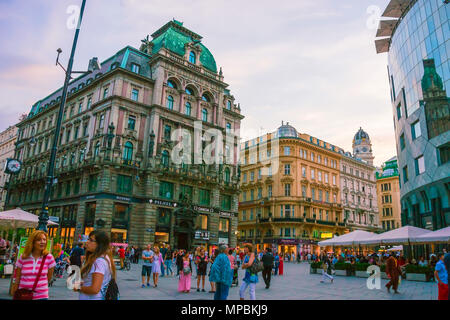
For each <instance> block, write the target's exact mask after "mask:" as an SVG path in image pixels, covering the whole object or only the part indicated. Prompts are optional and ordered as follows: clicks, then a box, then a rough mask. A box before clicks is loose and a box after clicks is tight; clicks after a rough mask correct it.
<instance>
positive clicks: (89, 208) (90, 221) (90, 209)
mask: <svg viewBox="0 0 450 320" xmlns="http://www.w3.org/2000/svg"><path fill="white" fill-rule="evenodd" d="M96 207H97V204H96V203H95V202H90V203H86V213H85V216H84V225H85V227H86V226H89V227H92V226H93V225H94V220H95V209H96ZM85 234H86V232H85Z"/></svg>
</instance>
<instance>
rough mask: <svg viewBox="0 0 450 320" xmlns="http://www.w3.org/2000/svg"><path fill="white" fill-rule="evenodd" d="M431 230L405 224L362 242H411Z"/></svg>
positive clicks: (374, 243)
mask: <svg viewBox="0 0 450 320" xmlns="http://www.w3.org/2000/svg"><path fill="white" fill-rule="evenodd" d="M430 232H431V231H430V230H426V229H421V228H417V227H413V226H404V227H401V228H398V229H394V230H391V231H387V232H384V233H381V234H379V235H377V236H375V237H373V238H372V239H368V240H363V241H362V242H361V244H373V245H376V244H379V245H381V244H409V243H410V242H413V240H414V239H415V238H417V237H418V236H420V235H423V234H426V233H430Z"/></svg>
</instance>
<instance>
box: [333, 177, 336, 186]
mask: <svg viewBox="0 0 450 320" xmlns="http://www.w3.org/2000/svg"><path fill="white" fill-rule="evenodd" d="M335 185H336V176H335V175H333V186H335Z"/></svg>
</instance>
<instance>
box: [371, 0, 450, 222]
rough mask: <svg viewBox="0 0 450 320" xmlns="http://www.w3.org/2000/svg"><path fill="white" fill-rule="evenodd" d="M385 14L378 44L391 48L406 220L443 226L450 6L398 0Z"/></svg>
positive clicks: (449, 140)
mask: <svg viewBox="0 0 450 320" xmlns="http://www.w3.org/2000/svg"><path fill="white" fill-rule="evenodd" d="M382 17H383V20H381V21H380V26H379V29H378V31H377V37H383V38H381V39H377V40H376V41H375V44H376V49H377V52H378V53H381V52H388V74H389V82H390V88H391V90H390V91H391V92H390V93H391V101H392V109H393V121H394V128H395V136H396V145H397V155H398V157H397V158H398V170H399V175H400V195H401V207H402V224H403V225H405V224H409V225H415V226H418V227H422V228H428V229H430V230H435V229H440V228H442V227H446V226H449V225H450V206H449V194H450V163H449V158H450V157H449V153H450V111H449V101H450V100H449V98H448V91H449V90H450V61H449V58H450V24H449V21H450V5H449V4H448V1H444V0H401V1H399V0H395V1H394V0H393V1H390V3H389V4H388V6H387V7H386V9H385V11H384V13H383V15H382ZM384 18H386V19H384Z"/></svg>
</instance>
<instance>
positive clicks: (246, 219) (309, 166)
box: [238, 123, 346, 255]
mask: <svg viewBox="0 0 450 320" xmlns="http://www.w3.org/2000/svg"><path fill="white" fill-rule="evenodd" d="M339 151H342V150H341V149H339V148H337V147H335V146H333V145H331V144H329V143H327V142H325V141H321V140H320V139H317V138H315V137H312V136H309V135H307V134H300V133H298V132H297V130H296V129H295V128H294V127H292V126H290V125H289V123H288V124H282V126H281V127H279V128H278V130H277V131H276V132H273V133H268V134H265V135H263V136H260V137H258V138H256V139H253V140H249V141H246V142H244V143H243V144H242V145H241V158H240V161H241V168H242V173H241V195H240V203H239V225H238V230H239V236H240V238H239V241H240V242H241V243H244V242H250V243H253V244H257V247H258V249H262V248H265V247H272V248H273V249H275V250H277V251H278V252H285V253H290V254H294V255H297V254H298V253H300V254H303V253H312V252H316V253H317V252H319V251H320V248H319V246H318V245H317V243H318V241H320V240H324V239H327V238H331V237H333V236H334V235H342V234H343V233H344V232H345V231H346V227H345V223H344V216H343V214H342V206H341V189H340V187H339V181H340V161H341V160H340V159H341V155H340V153H339Z"/></svg>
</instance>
